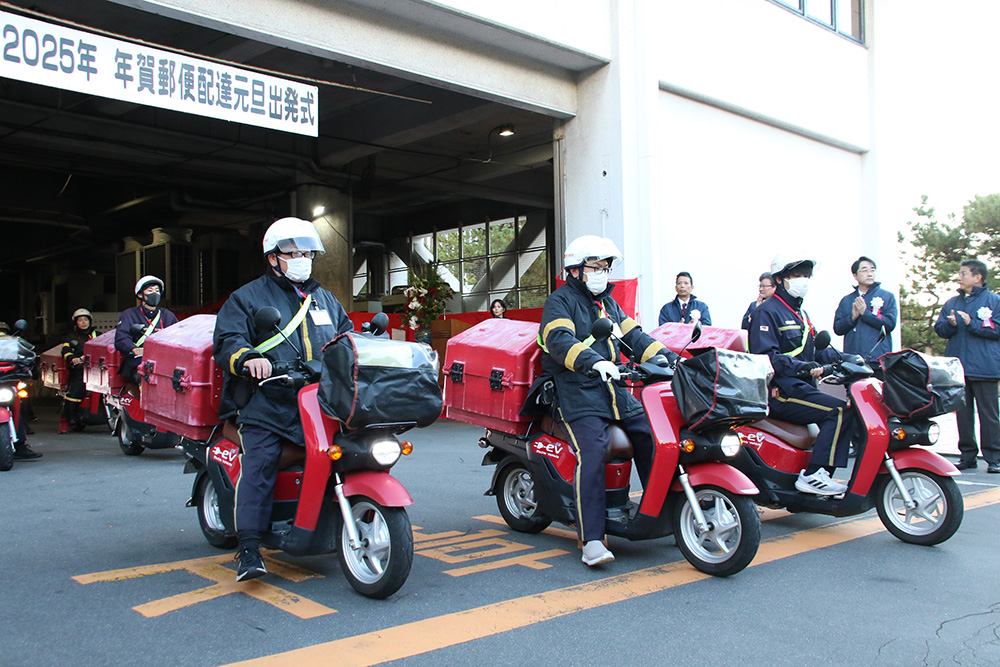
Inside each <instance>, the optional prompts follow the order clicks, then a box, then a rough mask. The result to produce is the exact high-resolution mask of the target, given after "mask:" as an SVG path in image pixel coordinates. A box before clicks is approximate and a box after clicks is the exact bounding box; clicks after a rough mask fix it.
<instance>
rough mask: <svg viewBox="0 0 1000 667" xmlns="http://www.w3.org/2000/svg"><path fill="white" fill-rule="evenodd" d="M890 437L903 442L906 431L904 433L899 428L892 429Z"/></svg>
mask: <svg viewBox="0 0 1000 667" xmlns="http://www.w3.org/2000/svg"><path fill="white" fill-rule="evenodd" d="M892 437H894V438H895V439H896V440H904V439H906V431H904V430H903V429H901V428H897V429H893V431H892Z"/></svg>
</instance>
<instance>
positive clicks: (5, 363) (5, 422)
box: [0, 320, 35, 471]
mask: <svg viewBox="0 0 1000 667" xmlns="http://www.w3.org/2000/svg"><path fill="white" fill-rule="evenodd" d="M27 326H28V323H27V322H25V321H24V320H18V321H17V322H15V323H14V332H15V333H14V335H0V471H7V470H10V469H11V468H13V467H14V443H15V442H17V440H18V424H19V423H20V418H21V399H20V395H19V394H20V391H21V388H20V387H19V385H22V384H23V383H24V382H26V381H28V380H30V379H31V366H32V364H34V362H35V348H34V346H32V345H31V343H29V342H28V341H26V340H24V339H23V338H20V337H19V336H17V335H16V334H17V333H19V332H21V331H23V330H24V329H25V328H26V327H27Z"/></svg>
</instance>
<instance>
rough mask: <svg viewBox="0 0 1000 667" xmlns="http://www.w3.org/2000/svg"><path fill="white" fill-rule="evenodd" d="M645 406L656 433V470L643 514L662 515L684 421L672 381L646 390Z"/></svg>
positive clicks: (643, 398)
mask: <svg viewBox="0 0 1000 667" xmlns="http://www.w3.org/2000/svg"><path fill="white" fill-rule="evenodd" d="M642 404H643V406H644V407H645V408H646V415H647V416H648V417H649V425H650V428H651V429H652V432H653V447H654V450H653V471H652V473H651V474H650V476H649V483H648V484H646V490H645V492H644V493H643V495H642V504H641V505H640V506H639V512H640V513H641V514H646V515H649V516H659V514H660V509H662V507H663V503H664V502H665V501H666V499H667V492H668V491H669V490H670V483H671V481H672V478H673V476H674V471H675V470H676V469H677V461H678V459H679V458H680V443H679V442H678V438H679V436H680V432H681V426H682V425H683V424H684V418H683V417H682V416H681V412H680V410H679V409H678V407H677V401H675V400H674V392H673V390H672V389H671V388H670V383H669V382H661V383H659V384H652V385H649V386H647V387H644V388H643V390H642Z"/></svg>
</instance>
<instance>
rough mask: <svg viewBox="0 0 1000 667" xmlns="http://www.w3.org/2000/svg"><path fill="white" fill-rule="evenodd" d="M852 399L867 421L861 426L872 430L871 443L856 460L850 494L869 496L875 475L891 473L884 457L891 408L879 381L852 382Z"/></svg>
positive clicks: (887, 440)
mask: <svg viewBox="0 0 1000 667" xmlns="http://www.w3.org/2000/svg"><path fill="white" fill-rule="evenodd" d="M851 401H852V402H853V403H854V407H855V410H856V412H857V413H858V414H859V415H860V416H861V419H862V421H863V423H862V424H858V425H857V426H858V428H864V429H867V431H868V442H867V443H866V444H865V451H864V453H863V454H862V456H861V458H860V459H858V461H857V463H856V466H857V470H856V472H855V474H854V483H853V484H851V488H850V493H856V494H858V495H860V496H865V495H868V491H869V490H871V488H872V484H874V483H875V476H876V475H878V474H879V472H880V471H881V472H888V471H887V470H886V469H885V465H884V464H883V460H884V459H885V453H886V452H887V451H888V450H889V411H888V409H886V407H885V404H884V403H882V383H881V382H880V381H878V380H873V379H867V380H861V381H860V382H855V383H854V384H853V385H851Z"/></svg>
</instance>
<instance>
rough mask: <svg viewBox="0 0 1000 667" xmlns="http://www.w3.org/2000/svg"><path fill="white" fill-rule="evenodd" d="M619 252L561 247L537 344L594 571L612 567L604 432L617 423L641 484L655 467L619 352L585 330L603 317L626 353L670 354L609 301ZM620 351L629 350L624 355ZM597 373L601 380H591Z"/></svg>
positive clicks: (590, 241) (603, 242) (604, 244)
mask: <svg viewBox="0 0 1000 667" xmlns="http://www.w3.org/2000/svg"><path fill="white" fill-rule="evenodd" d="M620 258H621V253H620V252H619V251H618V248H617V247H616V246H615V244H614V242H612V241H611V239H606V238H601V237H599V236H581V237H580V238H578V239H576V240H575V241H573V242H572V243H570V244H569V246H567V248H566V253H565V256H564V262H563V263H564V266H565V267H566V284H565V285H563V286H562V287H560V288H559V289H557V290H556V291H555V292H553V293H552V294H551V295H549V297H548V299H546V300H545V308H544V310H543V312H542V322H541V325H540V326H539V341H540V343H541V345H542V349H543V350H544V351H545V354H543V355H542V370H543V371H545V372H546V373H547V374H550V375H551V376H552V378H553V380H554V382H555V385H556V396H557V406H558V407H557V410H558V414H559V416H560V418H561V419H562V420H563V421H564V422H565V424H566V429H567V431H569V435H570V442H569V444H570V446H571V447H573V449H574V450H575V451H576V456H577V461H578V464H577V472H576V475H575V477H574V480H573V483H574V486H575V489H576V494H575V496H576V505H577V532H578V534H579V536H580V539H581V540H582V541H583V542H584V545H583V562H584V563H586V564H587V565H599V564H602V563H608V562H611V561H612V560H614V555H613V554H612V553H611V552H610V551H609V550H608V549H607V547H605V546H604V544H602V542H601V540H602V539H603V538H604V521H605V507H606V502H605V497H604V488H605V484H604V457H605V452H606V450H607V446H608V438H609V433H608V429H609V426H610V425H611V424H612V423H617V424H618V425H619V426H621V427H622V429H624V430H625V432H626V433H627V434H628V436H629V439H630V440H631V442H632V447H633V451H634V455H635V463H636V470H637V471H638V473H639V478H640V480H641V481H642V483H643V485H645V484H646V481H647V480H648V479H649V474H650V470H651V469H652V461H653V438H652V434H651V431H650V428H649V424H648V422H647V421H646V418H645V415H644V414H643V409H642V404H641V403H639V401H638V400H637V399H636V398H635V397H634V396H633V395H632V394H631V393H630V392H629V391H628V390H627V389H625V388H624V387H619V386H617V385H615V384H614V383H612V382H611V381H610V380H612V379H618V378H619V377H620V373H619V371H618V368H617V365H616V364H617V362H618V360H619V358H620V351H621V350H620V349H619V345H618V343H617V341H616V340H615V338H614V337H612V338H609V339H607V340H604V341H595V340H594V339H593V338H592V337H591V336H590V328H591V326H592V325H593V323H594V322H595V321H597V319H598V318H602V317H605V318H608V319H610V320H611V322H612V323H613V326H614V329H613V331H614V333H615V334H616V335H617V336H619V337H620V338H621V340H622V342H623V343H624V344H625V345H622V346H621V349H622V350H624V352H625V354H626V355H627V356H628V357H630V358H632V359H634V360H635V361H646V360H647V359H649V358H650V357H652V356H653V355H656V354H666V355H672V354H673V353H671V352H669V351H668V350H667V349H666V348H665V347H664V346H663V345H662V344H661V343H659V342H658V341H656V340H654V339H653V338H651V337H650V336H649V335H647V334H645V333H643V332H642V329H640V328H639V325H638V324H636V322H635V320H633V319H632V318H630V317H627V316H626V315H625V313H624V312H622V309H621V307H620V306H619V305H618V304H617V303H616V302H615V300H614V299H612V298H611V289H612V287H613V286H611V285H608V274H609V273H610V271H611V263H612V262H613V261H614V260H616V259H620ZM625 346H628V347H627V349H626V348H625ZM591 370H593V371H596V373H597V374H598V377H589V376H588V373H589V372H590V371H591Z"/></svg>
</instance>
